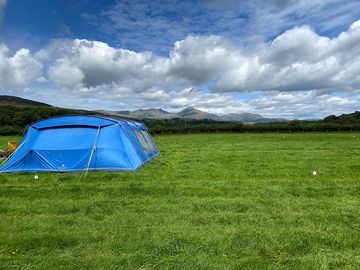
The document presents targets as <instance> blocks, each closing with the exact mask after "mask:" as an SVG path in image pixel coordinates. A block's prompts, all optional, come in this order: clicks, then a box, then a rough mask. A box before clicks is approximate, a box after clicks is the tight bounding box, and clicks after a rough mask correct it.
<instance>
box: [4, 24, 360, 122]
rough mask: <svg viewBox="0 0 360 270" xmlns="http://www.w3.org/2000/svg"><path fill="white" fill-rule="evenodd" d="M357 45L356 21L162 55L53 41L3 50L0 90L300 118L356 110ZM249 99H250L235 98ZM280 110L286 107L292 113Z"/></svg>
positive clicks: (217, 40)
mask: <svg viewBox="0 0 360 270" xmlns="http://www.w3.org/2000/svg"><path fill="white" fill-rule="evenodd" d="M359 44H360V21H356V22H354V23H352V24H351V25H350V27H349V28H348V29H347V30H346V31H344V32H342V33H340V34H339V35H338V36H336V37H333V38H329V37H325V36H321V35H319V34H317V33H316V32H315V31H314V30H313V29H311V28H310V27H309V26H306V25H304V26H299V27H294V28H292V29H290V30H287V31H285V32H284V33H282V34H280V35H278V36H277V37H276V38H274V39H273V40H272V41H271V42H267V43H263V42H259V43H257V44H253V45H252V46H240V45H238V44H237V43H234V42H233V41H231V40H229V39H227V38H224V37H222V36H188V37H186V38H185V39H184V40H181V41H177V42H176V43H175V44H174V47H173V48H172V49H171V51H170V52H169V56H168V57H164V56H159V55H156V54H154V53H151V52H147V51H145V52H134V51H130V50H126V49H123V48H114V47H111V46H109V45H108V44H106V43H103V42H99V41H89V40H80V39H74V40H55V41H53V42H52V43H51V44H49V45H48V46H46V47H45V48H43V49H41V50H39V51H37V52H35V53H31V52H30V51H29V50H27V49H21V50H19V51H17V52H16V53H15V54H14V55H12V56H11V55H9V50H8V49H7V47H6V46H5V45H4V44H2V45H0V74H2V75H1V77H0V89H24V88H29V87H30V88H31V85H32V84H34V83H35V84H37V85H41V84H43V85H46V87H52V88H55V89H60V90H59V91H63V92H64V93H65V92H66V93H68V94H69V95H74V96H77V97H82V98H91V97H93V98H96V97H97V98H98V97H102V101H103V102H104V101H107V102H109V104H110V105H108V107H113V106H114V107H116V104H113V100H114V99H116V100H118V103H117V104H118V107H117V109H121V108H125V107H126V108H128V107H131V106H132V107H150V106H152V107H154V106H156V107H163V108H170V109H171V108H174V109H175V108H179V107H183V106H197V107H199V108H205V109H207V110H210V111H212V112H218V113H219V112H220V113H221V112H229V111H235V110H236V109H238V108H239V107H241V108H242V111H246V110H258V109H261V112H265V113H266V114H267V115H275V114H276V110H281V111H286V113H283V115H285V114H286V115H291V114H295V115H301V113H302V112H301V110H302V109H305V110H307V111H309V108H306V107H304V106H303V107H297V104H302V105H304V104H306V103H309V106H311V100H312V101H314V100H318V101H319V100H321V101H322V102H325V104H328V105H329V106H330V107H331V108H334V106H338V107H340V108H347V109H348V108H354V106H356V105H355V104H354V103H353V101H354V100H356V99H357V98H355V99H354V98H353V99H351V98H350V97H349V95H353V96H356V97H358V96H359V90H360V46H359ZM251 93H256V96H253V97H250V98H245V99H241V98H236V97H237V95H246V94H250V95H251ZM333 93H336V96H334V94H333ZM339 93H340V94H339ZM259 96H260V97H259ZM296 100H297V103H296ZM283 104H287V106H288V105H289V104H292V110H293V112H291V111H289V108H286V107H284V108H282V105H283ZM313 105H314V104H313ZM97 106H99V107H100V103H99V104H98V105H97ZM344 106H345V107H344ZM323 109H324V111H326V110H327V109H326V107H324V108H323Z"/></svg>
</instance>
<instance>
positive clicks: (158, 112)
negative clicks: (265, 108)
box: [99, 107, 288, 123]
mask: <svg viewBox="0 0 360 270" xmlns="http://www.w3.org/2000/svg"><path fill="white" fill-rule="evenodd" d="M99 112H100V113H103V114H106V115H113V116H120V117H127V118H135V119H173V118H181V119H191V120H205V119H209V120H214V121H223V122H243V123H269V122H287V121H288V120H287V119H282V118H265V117H262V116H261V115H260V114H254V113H229V114H224V115H217V114H213V113H208V112H204V111H201V110H198V109H196V108H194V107H187V108H185V109H183V110H181V111H179V112H177V113H171V112H168V111H165V110H163V109H146V110H144V109H140V110H135V111H105V110H101V111H99Z"/></svg>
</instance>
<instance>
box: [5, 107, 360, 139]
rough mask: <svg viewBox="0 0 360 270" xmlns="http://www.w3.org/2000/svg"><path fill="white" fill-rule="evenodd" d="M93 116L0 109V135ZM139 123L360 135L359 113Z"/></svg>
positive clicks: (181, 129) (161, 127)
mask: <svg viewBox="0 0 360 270" xmlns="http://www.w3.org/2000/svg"><path fill="white" fill-rule="evenodd" d="M84 114H85V115H94V114H98V113H96V112H91V111H85V110H73V109H63V108H56V107H50V106H48V107H47V106H28V107H26V106H22V107H19V106H0V135H21V134H23V132H24V131H25V129H26V127H27V126H28V125H30V124H32V123H34V122H36V121H40V120H43V119H47V118H51V117H55V116H64V115H84ZM142 122H143V123H144V124H145V125H146V126H147V128H148V129H149V131H150V132H151V133H152V134H156V135H161V134H188V133H213V132H239V133H247V132H254V133H255V132H256V133H264V132H332V131H360V112H358V111H356V112H354V113H351V114H343V115H340V116H335V115H330V116H328V117H326V118H324V119H323V120H318V121H302V120H292V121H289V122H274V123H253V124H243V123H229V122H218V121H214V120H208V119H205V120H189V119H187V120H186V119H180V118H175V119H164V120H151V119H145V120H142Z"/></svg>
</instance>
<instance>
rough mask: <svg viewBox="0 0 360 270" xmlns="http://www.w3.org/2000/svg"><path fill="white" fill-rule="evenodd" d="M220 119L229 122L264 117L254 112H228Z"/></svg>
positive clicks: (257, 119) (254, 120)
mask: <svg viewBox="0 0 360 270" xmlns="http://www.w3.org/2000/svg"><path fill="white" fill-rule="evenodd" d="M221 119H222V120H223V121H230V122H258V121H262V120H264V119H265V118H264V117H262V116H261V115H260V114H254V113H240V114H239V113H229V114H225V115H223V116H221Z"/></svg>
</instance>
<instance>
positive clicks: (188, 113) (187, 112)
mask: <svg viewBox="0 0 360 270" xmlns="http://www.w3.org/2000/svg"><path fill="white" fill-rule="evenodd" d="M176 117H177V118H185V119H195V120H202V119H211V120H215V121H221V117H220V116H218V115H216V114H212V113H207V112H203V111H200V110H198V109H195V108H194V107H188V108H185V109H183V110H181V111H180V112H178V113H177V114H176Z"/></svg>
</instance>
